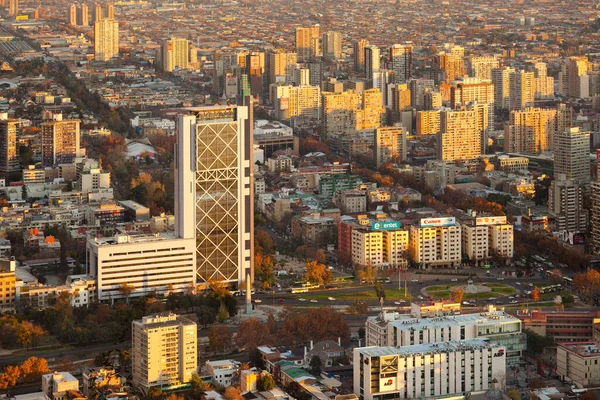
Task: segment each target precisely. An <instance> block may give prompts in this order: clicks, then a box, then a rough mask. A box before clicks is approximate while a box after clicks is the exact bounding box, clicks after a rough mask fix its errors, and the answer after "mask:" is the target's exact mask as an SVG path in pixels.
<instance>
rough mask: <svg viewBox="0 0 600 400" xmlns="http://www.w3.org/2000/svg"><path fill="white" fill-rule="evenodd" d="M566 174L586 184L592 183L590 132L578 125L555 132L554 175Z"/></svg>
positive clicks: (569, 177)
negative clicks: (582, 129)
mask: <svg viewBox="0 0 600 400" xmlns="http://www.w3.org/2000/svg"><path fill="white" fill-rule="evenodd" d="M560 175H565V176H566V177H567V179H576V180H577V181H579V183H581V184H582V185H584V186H589V184H590V179H591V177H590V133H589V132H585V131H581V130H580V129H579V128H578V127H573V128H567V129H564V130H562V131H558V132H556V133H555V134H554V176H560Z"/></svg>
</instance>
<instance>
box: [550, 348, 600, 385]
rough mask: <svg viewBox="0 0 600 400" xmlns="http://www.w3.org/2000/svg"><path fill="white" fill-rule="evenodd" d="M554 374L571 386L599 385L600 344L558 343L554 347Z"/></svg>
mask: <svg viewBox="0 0 600 400" xmlns="http://www.w3.org/2000/svg"><path fill="white" fill-rule="evenodd" d="M556 373H557V374H558V375H559V376H560V378H561V379H563V380H565V381H567V382H570V383H572V384H573V385H575V386H577V387H579V388H584V387H598V385H600V344H598V342H591V341H586V342H574V343H559V344H558V346H557V347H556Z"/></svg>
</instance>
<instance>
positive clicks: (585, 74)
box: [558, 56, 592, 98]
mask: <svg viewBox="0 0 600 400" xmlns="http://www.w3.org/2000/svg"><path fill="white" fill-rule="evenodd" d="M591 69H592V68H591V63H590V62H589V60H588V58H587V56H578V57H570V58H568V59H566V60H564V61H563V64H562V70H561V72H559V74H558V79H559V82H558V89H559V90H560V92H561V93H562V94H563V95H564V96H567V97H577V98H581V97H589V96H590V92H589V81H590V80H589V73H590V71H591Z"/></svg>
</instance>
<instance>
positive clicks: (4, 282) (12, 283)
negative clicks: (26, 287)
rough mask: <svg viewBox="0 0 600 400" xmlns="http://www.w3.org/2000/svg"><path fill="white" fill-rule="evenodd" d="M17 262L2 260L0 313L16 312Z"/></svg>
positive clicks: (0, 268) (0, 265)
mask: <svg viewBox="0 0 600 400" xmlns="http://www.w3.org/2000/svg"><path fill="white" fill-rule="evenodd" d="M16 265H17V263H16V261H15V260H9V259H0V312H9V311H12V312H14V311H15V302H16V299H17V290H16V282H17V280H16Z"/></svg>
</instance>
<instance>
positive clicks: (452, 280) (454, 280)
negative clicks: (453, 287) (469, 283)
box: [450, 278, 458, 282]
mask: <svg viewBox="0 0 600 400" xmlns="http://www.w3.org/2000/svg"><path fill="white" fill-rule="evenodd" d="M450 282H458V279H456V278H454V279H450Z"/></svg>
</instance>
